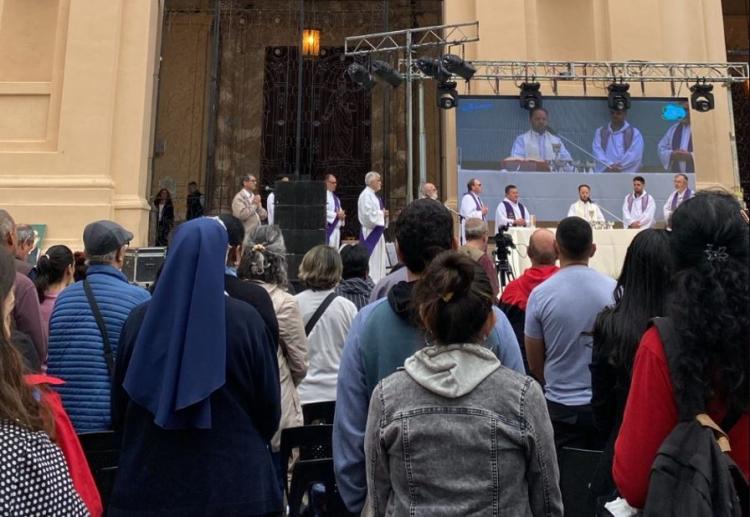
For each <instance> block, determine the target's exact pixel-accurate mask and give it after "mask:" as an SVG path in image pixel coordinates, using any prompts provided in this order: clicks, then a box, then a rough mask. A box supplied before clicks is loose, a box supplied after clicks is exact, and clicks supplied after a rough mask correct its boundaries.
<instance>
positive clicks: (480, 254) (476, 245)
mask: <svg viewBox="0 0 750 517" xmlns="http://www.w3.org/2000/svg"><path fill="white" fill-rule="evenodd" d="M488 240H489V235H488V234H487V223H486V222H485V221H482V220H481V219H476V218H471V219H467V220H466V244H464V245H463V246H461V247H460V248H458V251H460V252H461V253H466V254H467V255H468V256H469V257H471V259H472V260H474V261H476V263H477V264H479V265H480V266H482V269H484V272H485V273H487V278H489V279H490V285H492V295H493V296H494V297H495V301H497V295H498V293H499V292H500V285H499V284H498V281H497V270H496V269H495V262H494V261H493V260H492V259H491V258H490V256H489V255H487V241H488Z"/></svg>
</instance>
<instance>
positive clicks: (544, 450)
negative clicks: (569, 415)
mask: <svg viewBox="0 0 750 517" xmlns="http://www.w3.org/2000/svg"><path fill="white" fill-rule="evenodd" d="M365 455H366V457H367V488H368V501H369V504H370V508H368V510H369V511H370V512H372V513H373V514H374V515H410V514H411V515H434V516H442V515H446V516H447V515H456V516H458V515H461V516H480V515H513V516H520V517H524V516H561V515H562V514H563V511H562V498H561V496H560V489H559V473H558V469H557V461H556V458H555V447H554V441H553V434H552V425H551V423H550V420H549V415H548V414H547V405H546V403H545V400H544V395H543V394H542V390H541V388H540V387H539V385H538V384H537V383H536V382H535V381H534V380H533V379H531V378H530V377H527V376H525V375H521V374H519V373H518V372H515V371H513V370H511V369H509V368H505V367H504V366H502V365H501V364H500V361H498V359H497V357H496V356H495V355H494V354H493V353H492V352H491V351H490V350H488V349H486V348H484V347H482V346H481V345H475V344H453V345H448V346H428V347H425V348H423V349H421V350H419V351H418V352H416V353H415V354H414V355H413V356H411V357H409V358H408V359H407V360H406V361H405V363H404V368H403V369H399V371H397V372H396V373H394V374H393V375H391V376H389V377H387V378H385V379H383V380H382V381H381V382H380V383H379V384H378V386H377V388H376V389H375V391H374V392H373V395H372V399H371V401H370V412H369V415H368V419H367V431H366V434H365Z"/></svg>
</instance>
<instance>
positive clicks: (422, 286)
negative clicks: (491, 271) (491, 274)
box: [412, 251, 493, 345]
mask: <svg viewBox="0 0 750 517" xmlns="http://www.w3.org/2000/svg"><path fill="white" fill-rule="evenodd" d="M412 297H413V303H414V306H415V307H417V310H418V312H419V315H420V318H421V320H422V321H421V323H422V325H423V326H424V328H425V329H426V330H427V332H428V334H430V335H431V336H432V337H434V338H435V339H436V340H437V342H438V343H440V344H442V345H450V344H452V343H477V342H479V341H480V340H481V336H479V333H480V331H481V330H482V327H483V326H484V324H485V322H486V321H487V317H488V316H489V314H490V312H491V311H492V305H493V303H492V302H493V296H492V286H491V285H490V281H489V279H488V278H487V275H486V274H485V273H484V270H482V268H481V267H480V266H479V265H478V264H477V263H476V261H474V260H472V259H471V258H469V257H468V256H467V255H465V254H463V253H459V252H457V251H444V252H443V253H441V254H440V255H438V256H437V257H435V259H434V260H433V261H432V262H431V263H430V264H429V265H428V266H427V269H426V270H425V272H424V274H423V275H422V277H421V278H420V280H419V281H418V282H417V284H416V286H415V287H414V292H413V293H412Z"/></svg>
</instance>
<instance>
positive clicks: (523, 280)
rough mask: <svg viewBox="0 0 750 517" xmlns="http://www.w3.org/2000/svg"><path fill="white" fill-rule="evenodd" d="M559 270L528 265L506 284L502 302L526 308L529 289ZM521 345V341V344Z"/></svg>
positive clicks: (551, 267)
mask: <svg viewBox="0 0 750 517" xmlns="http://www.w3.org/2000/svg"><path fill="white" fill-rule="evenodd" d="M559 270H560V268H559V267H557V266H535V267H530V268H528V269H527V270H526V271H524V272H523V275H521V276H519V277H518V278H516V279H515V280H513V281H512V282H511V283H509V284H508V285H507V286H505V290H504V291H503V296H502V298H500V301H501V302H502V303H507V304H508V305H516V306H517V307H518V308H519V309H521V310H522V311H525V310H526V304H527V303H528V302H529V295H530V294H531V291H532V290H533V289H534V288H535V287H536V286H538V285H539V284H541V283H542V282H544V281H545V280H547V279H548V278H549V277H551V276H552V275H554V274H555V273H557V272H558V271H559ZM521 346H523V343H522V344H521Z"/></svg>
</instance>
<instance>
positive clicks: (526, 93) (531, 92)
mask: <svg viewBox="0 0 750 517" xmlns="http://www.w3.org/2000/svg"><path fill="white" fill-rule="evenodd" d="M539 87H540V85H539V83H521V95H520V96H519V98H518V101H519V102H520V103H521V107H522V108H523V109H526V110H529V111H531V110H533V109H534V108H541V107H542V94H541V92H540V91H539Z"/></svg>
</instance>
